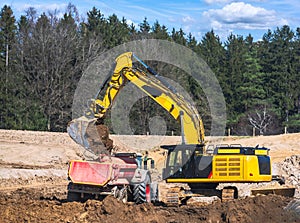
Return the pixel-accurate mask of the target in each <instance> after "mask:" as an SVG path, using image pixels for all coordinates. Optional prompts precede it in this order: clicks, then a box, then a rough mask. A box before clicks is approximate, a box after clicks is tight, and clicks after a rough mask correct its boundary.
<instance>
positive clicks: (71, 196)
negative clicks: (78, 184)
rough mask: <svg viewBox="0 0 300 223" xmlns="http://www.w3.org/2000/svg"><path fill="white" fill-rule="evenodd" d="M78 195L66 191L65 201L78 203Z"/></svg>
mask: <svg viewBox="0 0 300 223" xmlns="http://www.w3.org/2000/svg"><path fill="white" fill-rule="evenodd" d="M80 199H81V198H80V193H77V192H72V191H68V194H67V201H80Z"/></svg>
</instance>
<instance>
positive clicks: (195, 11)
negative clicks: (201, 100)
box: [1, 0, 300, 41]
mask: <svg viewBox="0 0 300 223" xmlns="http://www.w3.org/2000/svg"><path fill="white" fill-rule="evenodd" d="M69 2H71V3H72V4H74V5H75V6H76V7H77V9H78V11H79V14H80V16H81V17H82V18H86V12H87V11H89V10H91V9H92V7H93V6H95V7H96V8H97V9H99V10H100V11H101V12H102V13H103V14H104V16H105V17H108V16H109V15H112V14H113V13H114V14H116V15H117V16H118V17H119V18H120V19H121V18H122V17H123V16H124V17H125V18H126V19H127V21H128V23H134V24H135V25H136V27H138V24H139V23H141V22H142V21H143V19H144V18H145V17H147V20H148V22H149V23H150V25H153V23H154V22H155V21H156V20H158V21H159V23H160V24H164V25H166V26H167V28H168V30H169V31H171V30H172V28H173V27H174V28H176V29H177V30H178V29H179V28H182V29H183V31H184V32H185V33H186V34H188V33H189V32H191V33H192V34H193V35H194V36H195V37H196V38H197V40H201V38H202V36H203V35H204V34H205V33H206V32H208V31H210V30H211V29H214V31H215V32H216V33H217V34H218V35H219V36H220V37H221V39H222V40H223V41H224V40H226V38H227V37H228V35H229V34H230V33H234V34H239V35H243V36H246V35H248V34H249V33H251V34H252V35H253V36H254V38H255V40H259V39H261V38H262V36H263V34H264V33H266V32H267V30H268V29H271V30H274V29H275V28H276V27H277V26H279V27H280V26H282V25H289V26H290V27H291V28H292V29H293V30H295V29H296V28H297V27H300V16H299V12H300V1H299V0H244V1H234V0H203V1H200V0H188V1H180V0H172V1H169V0H168V1H161V0H152V1H144V0H121V1H116V0H101V1H97V0H83V1H79V0H73V1H62V0H48V1H42V0H8V1H7V0H1V3H2V4H1V7H3V5H4V4H7V5H9V6H11V7H12V9H13V11H14V13H15V15H16V17H17V18H19V16H20V15H21V14H24V11H25V10H26V9H27V8H28V7H34V8H36V10H37V11H38V12H39V13H41V12H48V11H49V10H54V9H58V10H59V12H61V13H63V12H64V11H65V8H66V6H67V5H68V3H69Z"/></svg>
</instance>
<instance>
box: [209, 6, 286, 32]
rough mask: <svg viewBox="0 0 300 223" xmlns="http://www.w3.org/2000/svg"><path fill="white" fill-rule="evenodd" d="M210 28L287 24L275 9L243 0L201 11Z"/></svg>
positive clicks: (267, 26) (262, 26)
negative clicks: (242, 0)
mask: <svg viewBox="0 0 300 223" xmlns="http://www.w3.org/2000/svg"><path fill="white" fill-rule="evenodd" d="M203 15H204V16H205V17H206V18H207V19H208V20H209V21H210V23H211V26H212V28H214V29H219V30H222V29H223V30H229V29H233V30H235V29H267V28H271V27H273V26H280V25H285V24H288V22H287V20H285V19H283V18H280V17H278V16H277V13H276V11H274V10H266V9H264V8H262V7H255V6H252V5H250V4H247V3H244V2H233V3H230V4H228V5H226V6H224V7H223V8H222V9H210V10H208V11H206V12H204V13H203Z"/></svg>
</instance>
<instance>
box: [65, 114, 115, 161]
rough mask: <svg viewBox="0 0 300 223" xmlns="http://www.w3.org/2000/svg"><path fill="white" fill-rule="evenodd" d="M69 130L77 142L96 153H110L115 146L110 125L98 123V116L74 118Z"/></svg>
mask: <svg viewBox="0 0 300 223" xmlns="http://www.w3.org/2000/svg"><path fill="white" fill-rule="evenodd" d="M67 132H68V134H69V135H70V137H71V138H72V139H73V140H74V141H75V142H76V143H77V144H79V145H81V146H83V147H84V148H85V149H86V150H88V151H90V152H92V153H94V154H95V155H99V154H109V153H110V152H111V150H112V148H113V141H112V140H111V139H110V138H109V130H108V127H107V126H105V125H103V124H98V123H97V119H96V118H92V119H88V118H87V117H85V116H81V117H80V118H77V119H73V120H72V121H70V122H69V124H68V127H67Z"/></svg>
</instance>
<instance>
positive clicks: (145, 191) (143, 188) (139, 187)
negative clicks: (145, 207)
mask: <svg viewBox="0 0 300 223" xmlns="http://www.w3.org/2000/svg"><path fill="white" fill-rule="evenodd" d="M150 185H151V183H150V177H149V175H147V176H146V179H145V180H144V182H143V183H140V184H134V185H133V200H134V202H135V203H136V204H142V203H146V202H151V186H150Z"/></svg>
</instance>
